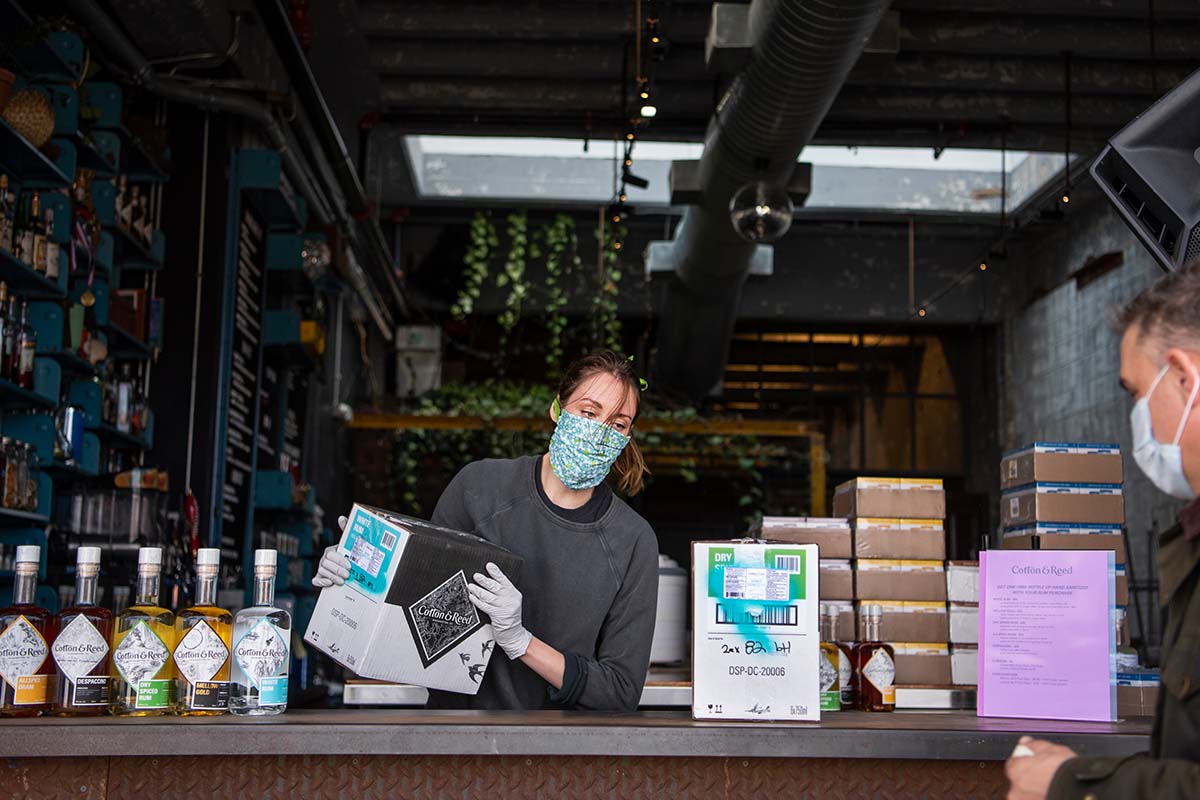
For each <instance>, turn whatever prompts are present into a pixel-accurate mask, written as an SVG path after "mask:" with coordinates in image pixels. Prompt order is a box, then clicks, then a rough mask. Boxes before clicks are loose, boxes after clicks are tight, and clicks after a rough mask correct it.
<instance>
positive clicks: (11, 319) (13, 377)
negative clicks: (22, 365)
mask: <svg viewBox="0 0 1200 800" xmlns="http://www.w3.org/2000/svg"><path fill="white" fill-rule="evenodd" d="M20 336H21V325H20V320H18V319H17V298H16V295H12V296H10V297H9V298H8V306H7V308H6V309H5V311H4V328H3V341H2V343H0V348H2V349H0V372H3V373H4V374H3V375H2V376H0V377H3V378H4V380H6V381H12V382H13V383H16V381H17V339H19V338H20Z"/></svg>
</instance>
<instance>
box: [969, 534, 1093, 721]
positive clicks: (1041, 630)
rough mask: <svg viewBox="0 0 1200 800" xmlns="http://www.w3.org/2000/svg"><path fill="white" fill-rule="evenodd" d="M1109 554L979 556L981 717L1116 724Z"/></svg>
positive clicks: (1052, 552)
mask: <svg viewBox="0 0 1200 800" xmlns="http://www.w3.org/2000/svg"><path fill="white" fill-rule="evenodd" d="M1115 576H1116V569H1115V566H1114V563H1113V553H1112V551H1110V550H989V551H987V552H983V553H980V554H979V584H980V594H979V694H978V715H979V716H981V717H1025V718H1030V719H1071V720H1093V721H1100V722H1108V721H1110V720H1113V719H1116V710H1117V701H1116V686H1115V683H1116V681H1115V677H1116V676H1115V675H1114V674H1113V654H1114V653H1115V648H1116V641H1115V635H1114V632H1113V625H1112V621H1111V620H1112V607H1113V603H1114V600H1115V597H1116V583H1115Z"/></svg>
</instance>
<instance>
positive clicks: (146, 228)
mask: <svg viewBox="0 0 1200 800" xmlns="http://www.w3.org/2000/svg"><path fill="white" fill-rule="evenodd" d="M139 209H140V210H139V213H138V216H139V217H140V220H139V223H138V228H137V230H136V231H135V233H136V235H137V237H138V238H139V239H141V241H142V244H144V245H146V247H147V248H148V247H150V240H151V237H152V236H153V235H154V226H153V225H152V224H151V222H150V207H149V204H148V203H147V202H146V195H142V199H141V201H140V203H139Z"/></svg>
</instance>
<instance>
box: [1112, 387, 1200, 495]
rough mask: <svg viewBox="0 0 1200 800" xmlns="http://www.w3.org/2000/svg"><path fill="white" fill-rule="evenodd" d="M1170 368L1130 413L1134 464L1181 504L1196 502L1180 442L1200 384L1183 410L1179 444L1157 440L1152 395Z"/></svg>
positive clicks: (1178, 438)
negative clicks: (1153, 420)
mask: <svg viewBox="0 0 1200 800" xmlns="http://www.w3.org/2000/svg"><path fill="white" fill-rule="evenodd" d="M1168 369H1169V368H1168V367H1163V368H1162V372H1160V373H1158V377H1157V378H1155V379H1154V383H1152V384H1151V385H1150V391H1148V392H1146V396H1145V397H1143V398H1142V399H1141V400H1138V401H1137V402H1136V403H1134V405H1133V411H1131V412H1130V413H1129V422H1130V424H1131V425H1132V426H1133V460H1134V461H1136V462H1137V465H1138V466H1139V467H1141V470H1142V472H1144V473H1146V477H1147V478H1149V479H1150V482H1151V483H1153V484H1154V485H1155V486H1157V487H1158V488H1159V489H1161V490H1162V491H1163V492H1165V493H1166V494H1169V495H1171V496H1172V497H1177V498H1179V499H1180V500H1194V499H1195V497H1196V493H1195V491H1193V490H1192V487H1191V484H1189V483H1188V480H1187V476H1186V475H1184V474H1183V451H1182V450H1180V449H1179V440H1180V439H1182V438H1183V426H1184V425H1185V424H1187V419H1188V415H1189V414H1191V413H1192V404H1193V403H1195V402H1196V392H1197V390H1200V381H1197V382H1196V384H1195V385H1194V386H1192V394H1191V396H1190V397H1188V402H1187V407H1186V408H1184V410H1183V418H1182V419H1180V420H1179V428H1178V430H1176V431H1175V440H1174V441H1173V442H1171V444H1163V443H1162V442H1160V441H1158V440H1157V439H1155V438H1154V428H1153V424H1152V422H1151V419H1150V395H1152V394H1154V390H1155V389H1157V388H1158V384H1159V383H1161V382H1162V379H1163V378H1164V377H1165V376H1166V374H1167V370H1168Z"/></svg>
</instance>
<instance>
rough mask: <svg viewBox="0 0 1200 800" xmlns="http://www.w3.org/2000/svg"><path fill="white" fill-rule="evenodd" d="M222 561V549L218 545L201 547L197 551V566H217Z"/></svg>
mask: <svg viewBox="0 0 1200 800" xmlns="http://www.w3.org/2000/svg"><path fill="white" fill-rule="evenodd" d="M220 563H221V550H220V549H219V548H216V547H201V548H200V550H199V551H197V553H196V566H197V567H215V566H218V565H219V564H220Z"/></svg>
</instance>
